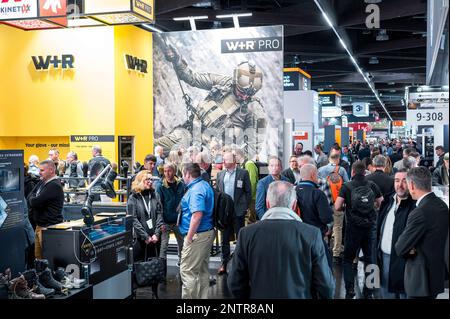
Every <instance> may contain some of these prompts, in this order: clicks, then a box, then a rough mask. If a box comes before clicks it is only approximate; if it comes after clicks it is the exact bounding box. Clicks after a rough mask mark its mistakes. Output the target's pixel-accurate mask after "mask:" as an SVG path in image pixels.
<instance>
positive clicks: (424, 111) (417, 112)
mask: <svg viewBox="0 0 450 319" xmlns="http://www.w3.org/2000/svg"><path fill="white" fill-rule="evenodd" d="M406 97H407V100H408V103H407V104H408V109H407V112H406V121H407V123H408V126H410V125H444V124H447V123H448V121H449V107H448V98H449V87H448V85H447V86H418V87H408V88H407V89H406Z"/></svg>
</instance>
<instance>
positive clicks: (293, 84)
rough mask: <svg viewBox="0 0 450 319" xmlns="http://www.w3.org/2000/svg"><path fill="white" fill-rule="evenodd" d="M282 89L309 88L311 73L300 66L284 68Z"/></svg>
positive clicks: (303, 89) (302, 89) (297, 89)
mask: <svg viewBox="0 0 450 319" xmlns="http://www.w3.org/2000/svg"><path fill="white" fill-rule="evenodd" d="M283 71H284V91H307V90H310V89H311V75H309V74H308V73H306V72H305V71H303V70H302V69H300V68H284V69H283Z"/></svg>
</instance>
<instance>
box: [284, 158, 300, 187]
mask: <svg viewBox="0 0 450 319" xmlns="http://www.w3.org/2000/svg"><path fill="white" fill-rule="evenodd" d="M281 175H283V176H284V177H286V178H287V179H288V180H289V182H291V183H292V184H294V185H295V184H297V183H298V182H299V181H300V171H299V169H298V161H297V156H295V155H291V157H289V168H288V169H285V170H284V171H282V172H281Z"/></svg>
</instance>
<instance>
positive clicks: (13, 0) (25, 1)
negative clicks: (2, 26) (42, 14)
mask: <svg viewBox="0 0 450 319" xmlns="http://www.w3.org/2000/svg"><path fill="white" fill-rule="evenodd" d="M37 16H38V0H2V1H1V2H0V20H14V19H29V18H36V17H37Z"/></svg>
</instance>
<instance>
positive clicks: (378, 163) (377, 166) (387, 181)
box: [366, 155, 394, 199]
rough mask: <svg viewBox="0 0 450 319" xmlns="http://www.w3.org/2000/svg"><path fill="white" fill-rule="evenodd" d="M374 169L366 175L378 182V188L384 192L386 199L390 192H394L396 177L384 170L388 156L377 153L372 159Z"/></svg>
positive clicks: (367, 177) (368, 178) (370, 179)
mask: <svg viewBox="0 0 450 319" xmlns="http://www.w3.org/2000/svg"><path fill="white" fill-rule="evenodd" d="M372 167H373V171H372V173H371V174H369V175H367V176H366V179H367V180H368V181H372V182H374V183H375V184H377V186H378V188H379V189H380V191H381V194H383V197H384V199H386V196H387V195H388V194H392V193H393V192H394V178H393V177H392V176H389V175H388V174H386V173H385V172H384V169H385V167H386V157H384V156H383V155H377V156H375V157H374V158H373V160H372Z"/></svg>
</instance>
